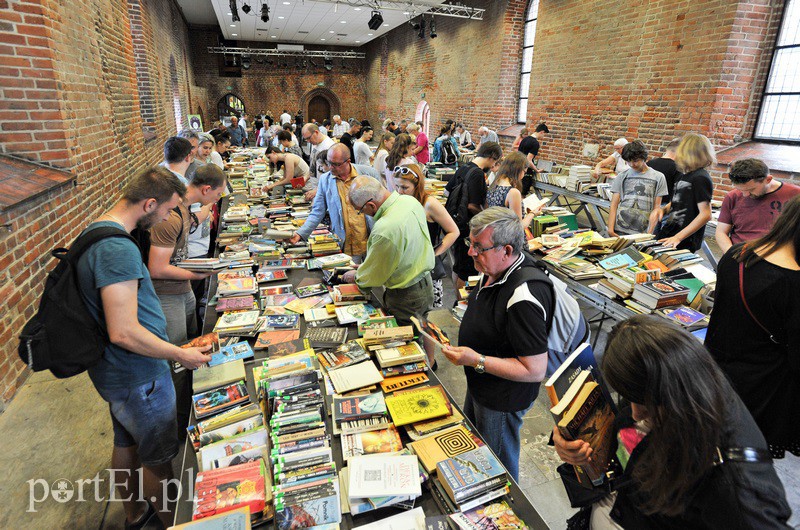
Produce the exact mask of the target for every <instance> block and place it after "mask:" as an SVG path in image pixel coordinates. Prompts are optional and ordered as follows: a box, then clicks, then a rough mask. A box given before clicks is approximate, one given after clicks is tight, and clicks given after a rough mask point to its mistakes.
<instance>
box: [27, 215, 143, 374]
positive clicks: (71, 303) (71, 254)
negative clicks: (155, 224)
mask: <svg viewBox="0 0 800 530" xmlns="http://www.w3.org/2000/svg"><path fill="white" fill-rule="evenodd" d="M107 237H125V238H128V239H130V240H131V241H133V242H136V240H135V239H134V238H132V237H131V235H130V234H128V233H127V232H126V231H124V230H121V229H119V228H114V227H100V228H95V229H93V230H90V231H88V232H86V233H84V234H81V235H80V236H78V238H77V239H76V240H75V242H73V243H72V246H71V247H70V248H69V250H67V249H66V248H57V249H55V250H53V251H52V252H51V254H52V255H53V257H54V258H56V259H57V260H59V262H58V265H56V267H55V268H54V269H53V270H52V271H50V273H49V274H48V275H47V280H46V281H45V285H44V293H42V298H41V300H40V301H39V310H38V311H37V313H36V314H35V315H34V316H33V318H31V319H30V320H29V321H28V322H27V324H25V327H24V328H22V333H20V336H19V338H20V343H19V348H18V349H17V352H18V353H19V356H20V358H21V359H22V361H23V362H24V363H25V364H27V365H28V366H29V367H30V368H31V369H32V370H33V371H34V372H40V371H42V370H50V371H51V372H52V373H53V375H55V376H56V377H59V378H66V377H72V376H73V375H77V374H79V373H81V372H83V371H85V370H87V369H88V368H91V367H92V366H94V365H95V364H97V363H98V362H99V361H100V359H102V357H103V350H105V347H106V345H107V344H108V342H109V339H108V332H107V331H106V329H105V327H104V326H103V325H101V324H100V323H99V322H98V321H97V320H96V319H95V318H94V317H93V316H92V314H91V313H89V309H88V308H87V306H86V302H85V301H84V298H83V295H82V294H81V290H80V285H79V283H78V272H77V265H78V259H80V257H81V256H82V255H83V253H84V252H85V251H86V250H87V249H88V248H89V247H90V246H92V245H93V244H94V243H96V242H98V241H100V240H101V239H105V238H107Z"/></svg>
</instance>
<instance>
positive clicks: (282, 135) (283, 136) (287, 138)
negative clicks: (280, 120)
mask: <svg viewBox="0 0 800 530" xmlns="http://www.w3.org/2000/svg"><path fill="white" fill-rule="evenodd" d="M278 141H279V142H291V141H292V133H290V132H289V131H287V130H285V129H284V130H282V131H281V132H279V133H278Z"/></svg>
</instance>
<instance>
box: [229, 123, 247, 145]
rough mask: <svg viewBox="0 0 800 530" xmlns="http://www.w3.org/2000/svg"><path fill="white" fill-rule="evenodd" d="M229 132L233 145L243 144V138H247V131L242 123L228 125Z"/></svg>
mask: <svg viewBox="0 0 800 530" xmlns="http://www.w3.org/2000/svg"><path fill="white" fill-rule="evenodd" d="M228 132H229V133H231V145H238V146H241V145H242V140H244V139H245V138H247V133H246V132H245V131H244V127H242V126H241V125H237V126H236V127H233V126H231V127H228Z"/></svg>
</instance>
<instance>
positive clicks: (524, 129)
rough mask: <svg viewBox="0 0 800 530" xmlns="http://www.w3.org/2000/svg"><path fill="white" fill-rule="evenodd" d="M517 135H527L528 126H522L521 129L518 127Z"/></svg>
mask: <svg viewBox="0 0 800 530" xmlns="http://www.w3.org/2000/svg"><path fill="white" fill-rule="evenodd" d="M519 135H520V136H528V128H527V127H523V128H522V129H520V130H519Z"/></svg>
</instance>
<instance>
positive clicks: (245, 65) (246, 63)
mask: <svg viewBox="0 0 800 530" xmlns="http://www.w3.org/2000/svg"><path fill="white" fill-rule="evenodd" d="M242 68H244V69H245V70H249V69H250V56H249V55H242Z"/></svg>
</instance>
